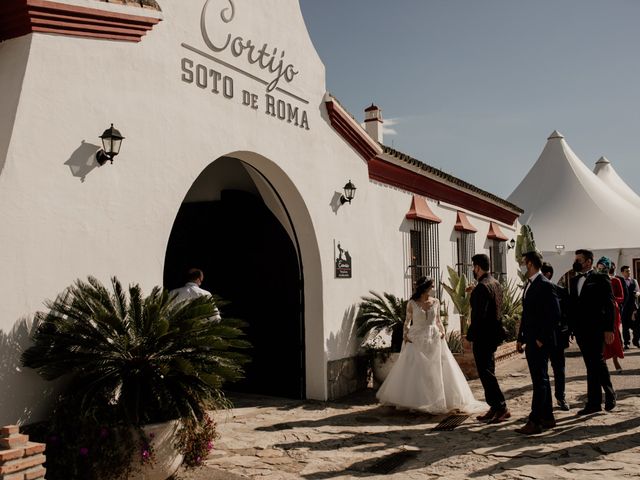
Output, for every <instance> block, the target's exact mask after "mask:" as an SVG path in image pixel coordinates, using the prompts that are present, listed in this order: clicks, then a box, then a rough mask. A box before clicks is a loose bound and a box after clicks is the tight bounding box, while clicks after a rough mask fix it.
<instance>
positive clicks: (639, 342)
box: [633, 340, 640, 348]
mask: <svg viewBox="0 0 640 480" xmlns="http://www.w3.org/2000/svg"><path fill="white" fill-rule="evenodd" d="M633 344H634V345H635V346H636V347H638V348H640V340H634V341H633Z"/></svg>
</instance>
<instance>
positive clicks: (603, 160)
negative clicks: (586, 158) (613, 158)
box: [596, 156, 611, 165]
mask: <svg viewBox="0 0 640 480" xmlns="http://www.w3.org/2000/svg"><path fill="white" fill-rule="evenodd" d="M610 163H611V162H610V161H609V159H608V158H607V157H604V156H602V157H600V158H599V159H598V161H597V162H596V165H603V164H606V165H608V164H610Z"/></svg>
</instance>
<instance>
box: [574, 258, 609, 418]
mask: <svg viewBox="0 0 640 480" xmlns="http://www.w3.org/2000/svg"><path fill="white" fill-rule="evenodd" d="M575 255H576V257H575V262H574V264H573V270H574V271H575V272H576V273H577V275H576V277H575V278H574V279H573V280H572V281H571V288H570V296H569V305H570V309H569V321H570V325H571V329H572V331H573V334H574V335H575V337H576V340H577V342H578V346H579V347H580V352H581V353H582V358H583V359H584V364H585V366H586V367H587V404H586V405H585V407H584V408H583V409H582V410H580V411H579V412H578V415H588V414H591V413H595V412H600V411H601V410H602V390H603V389H604V408H605V410H607V411H611V410H613V409H614V408H615V406H616V393H615V391H614V390H613V385H612V384H611V378H610V377H609V369H608V368H607V364H606V362H605V360H604V355H603V352H604V344H605V343H606V344H611V343H612V342H613V340H614V334H613V326H614V305H613V302H614V298H613V291H612V289H611V280H610V279H609V275H603V274H599V273H596V272H594V270H593V252H591V251H589V250H584V249H580V250H576V252H575Z"/></svg>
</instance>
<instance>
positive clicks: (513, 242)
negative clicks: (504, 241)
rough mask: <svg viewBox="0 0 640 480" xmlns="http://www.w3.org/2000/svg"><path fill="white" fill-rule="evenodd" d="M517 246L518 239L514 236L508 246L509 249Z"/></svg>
mask: <svg viewBox="0 0 640 480" xmlns="http://www.w3.org/2000/svg"><path fill="white" fill-rule="evenodd" d="M515 246H516V241H515V240H514V239H513V238H512V239H511V240H510V241H509V247H508V249H509V250H511V249H512V248H513V247H515Z"/></svg>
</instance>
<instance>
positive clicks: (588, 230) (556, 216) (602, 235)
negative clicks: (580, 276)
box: [509, 131, 640, 271]
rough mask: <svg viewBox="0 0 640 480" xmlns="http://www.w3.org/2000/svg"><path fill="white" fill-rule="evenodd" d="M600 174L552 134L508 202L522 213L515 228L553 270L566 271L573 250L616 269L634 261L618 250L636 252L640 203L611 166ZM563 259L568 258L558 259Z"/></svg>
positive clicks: (557, 136) (563, 140) (638, 243)
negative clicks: (530, 238) (526, 231)
mask: <svg viewBox="0 0 640 480" xmlns="http://www.w3.org/2000/svg"><path fill="white" fill-rule="evenodd" d="M596 170H598V167H596ZM599 170H603V171H602V172H601V173H600V175H601V176H599V175H596V174H595V173H594V172H592V171H591V170H589V168H588V167H587V166H586V165H585V164H584V163H583V162H582V161H581V160H580V159H579V158H578V156H577V155H576V154H575V153H574V152H573V150H571V147H570V146H569V145H568V144H567V142H566V141H565V139H564V137H563V136H562V135H561V134H560V133H558V132H557V131H554V132H553V133H552V134H551V135H550V136H549V138H548V139H547V144H546V145H545V147H544V150H543V151H542V153H541V154H540V157H539V158H538V161H537V162H536V163H535V164H534V165H533V167H532V168H531V170H530V171H529V173H527V175H526V176H525V178H524V179H523V180H522V182H521V183H520V185H518V187H516V189H515V190H514V191H513V193H512V194H511V195H510V196H509V201H510V202H512V203H514V204H516V205H518V206H519V207H521V208H522V209H524V213H523V214H522V216H521V217H520V223H521V224H527V225H529V226H530V227H531V228H532V230H533V234H534V238H535V241H536V246H537V248H538V249H539V250H540V251H541V252H542V253H543V255H544V257H545V260H546V261H549V262H551V263H552V265H554V264H555V265H554V266H556V267H557V268H556V269H558V268H560V269H562V268H564V267H566V268H564V269H565V270H566V269H568V268H569V267H570V265H571V263H572V261H573V255H572V253H573V251H574V250H577V249H578V248H588V249H590V250H594V253H596V255H607V256H609V257H612V258H613V259H614V261H617V262H618V265H620V263H619V262H624V261H630V260H631V257H633V256H634V252H632V251H629V255H625V252H623V249H636V248H640V228H638V226H639V225H640V198H638V197H637V195H635V193H634V192H633V190H631V189H630V188H629V187H628V186H627V185H626V184H625V183H624V182H623V181H622V179H621V178H620V177H619V176H618V175H617V174H616V173H615V171H613V168H612V167H611V166H610V164H609V165H608V166H605V165H604V164H603V163H600V168H599ZM620 184H622V185H624V186H625V187H626V188H627V189H628V190H629V192H630V193H629V192H626V190H625V189H623V188H622V187H621V186H620ZM622 190H625V192H626V193H625V194H624V195H623V194H621V193H619V192H620V191H622ZM633 196H635V198H638V201H637V203H636V201H632V200H633ZM565 253H567V254H569V255H570V258H567V257H566V256H565V257H563V258H560V257H562V255H563V254H565ZM625 257H628V258H625ZM629 263H630V262H629ZM559 271H564V270H559Z"/></svg>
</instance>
